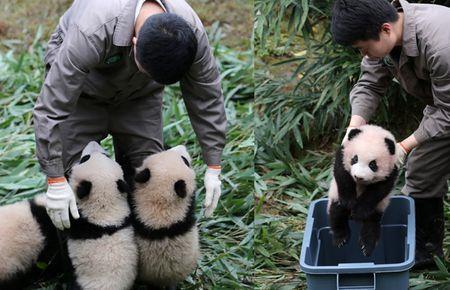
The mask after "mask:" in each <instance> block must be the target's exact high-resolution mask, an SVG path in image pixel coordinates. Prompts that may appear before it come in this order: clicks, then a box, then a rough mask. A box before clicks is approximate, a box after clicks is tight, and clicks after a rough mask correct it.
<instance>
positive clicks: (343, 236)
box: [328, 201, 350, 248]
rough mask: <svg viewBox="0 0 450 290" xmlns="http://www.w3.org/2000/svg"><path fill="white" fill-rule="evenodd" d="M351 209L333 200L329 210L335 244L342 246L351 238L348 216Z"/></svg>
mask: <svg viewBox="0 0 450 290" xmlns="http://www.w3.org/2000/svg"><path fill="white" fill-rule="evenodd" d="M349 216H350V210H349V209H348V208H347V207H345V206H343V205H342V204H340V203H339V201H333V202H332V203H331V205H330V210H329V215H328V218H329V224H330V227H331V235H332V236H333V244H334V245H335V246H336V247H338V248H340V247H342V246H343V245H345V244H346V243H347V242H348V240H349V239H350V226H349V224H348V218H349Z"/></svg>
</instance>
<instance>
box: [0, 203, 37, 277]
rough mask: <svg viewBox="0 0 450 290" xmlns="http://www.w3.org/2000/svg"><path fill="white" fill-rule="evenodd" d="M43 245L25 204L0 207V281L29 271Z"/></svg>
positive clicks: (35, 223)
mask: <svg viewBox="0 0 450 290" xmlns="http://www.w3.org/2000/svg"><path fill="white" fill-rule="evenodd" d="M44 246H45V237H44V236H43V234H42V233H41V230H40V228H39V224H38V223H37V221H36V220H35V219H34V217H33V215H32V213H31V210H30V206H29V202H28V201H21V202H18V203H14V204H11V205H6V206H2V207H0V280H6V279H10V278H11V276H12V275H14V274H15V273H17V272H19V271H26V270H28V269H30V268H31V267H32V265H33V264H34V263H35V262H36V261H37V258H38V256H39V254H40V253H41V251H42V250H43V249H44Z"/></svg>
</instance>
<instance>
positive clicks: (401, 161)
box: [395, 142, 409, 168]
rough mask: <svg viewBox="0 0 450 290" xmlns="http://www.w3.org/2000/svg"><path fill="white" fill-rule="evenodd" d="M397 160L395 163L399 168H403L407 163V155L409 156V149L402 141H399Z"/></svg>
mask: <svg viewBox="0 0 450 290" xmlns="http://www.w3.org/2000/svg"><path fill="white" fill-rule="evenodd" d="M396 151H397V161H396V162H395V165H397V167H398V168H402V167H403V166H404V165H405V161H406V156H408V153H409V152H408V150H407V149H406V148H405V146H404V145H402V143H401V142H400V143H397V149H396Z"/></svg>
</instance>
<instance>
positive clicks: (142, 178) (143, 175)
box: [134, 168, 151, 183]
mask: <svg viewBox="0 0 450 290" xmlns="http://www.w3.org/2000/svg"><path fill="white" fill-rule="evenodd" d="M150 176H151V174H150V169H148V168H145V169H144V170H142V171H141V172H139V173H138V174H136V176H135V177H134V181H136V182H138V183H144V182H147V181H149V179H150Z"/></svg>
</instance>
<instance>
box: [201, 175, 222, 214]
mask: <svg viewBox="0 0 450 290" xmlns="http://www.w3.org/2000/svg"><path fill="white" fill-rule="evenodd" d="M220 171H221V170H220V169H213V168H208V169H207V170H206V173H205V189H206V196H205V202H204V204H203V205H204V207H205V216H206V217H210V216H211V215H212V213H213V211H214V209H215V208H216V207H217V203H218V202H219V197H220V194H221V190H220V185H221V184H222V182H220V179H219V175H220Z"/></svg>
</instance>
